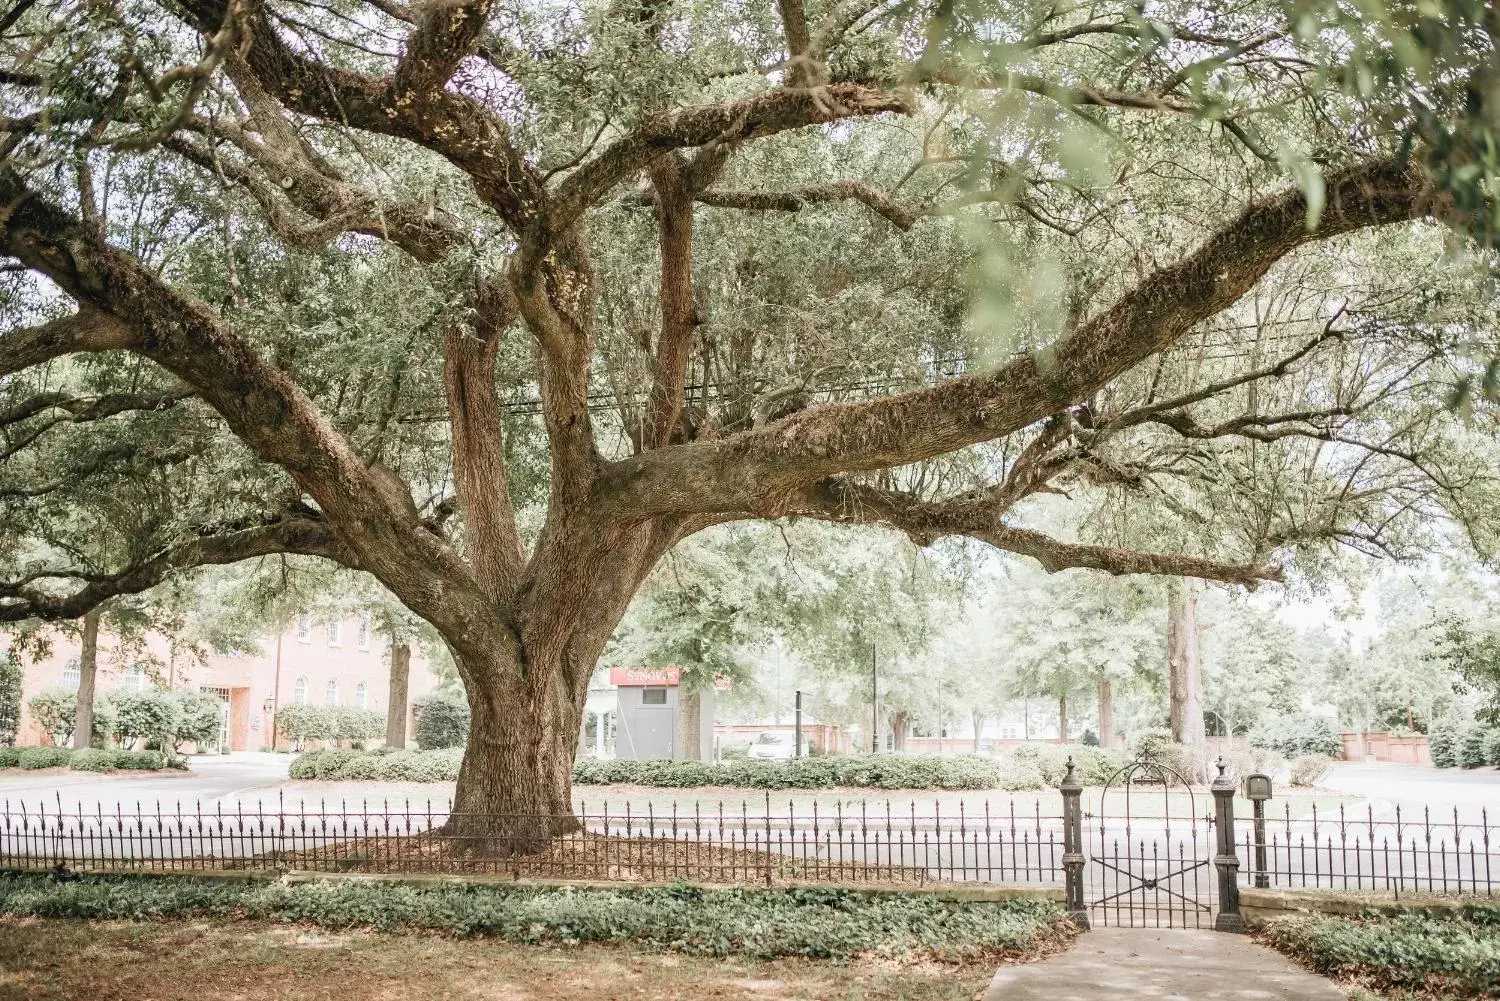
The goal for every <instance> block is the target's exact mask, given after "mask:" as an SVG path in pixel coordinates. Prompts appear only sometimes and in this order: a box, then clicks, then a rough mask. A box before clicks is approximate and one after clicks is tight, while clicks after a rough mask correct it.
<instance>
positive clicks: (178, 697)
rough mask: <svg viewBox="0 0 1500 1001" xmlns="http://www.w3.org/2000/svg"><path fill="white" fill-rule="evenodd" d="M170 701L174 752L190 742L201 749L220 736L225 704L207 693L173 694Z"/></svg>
mask: <svg viewBox="0 0 1500 1001" xmlns="http://www.w3.org/2000/svg"><path fill="white" fill-rule="evenodd" d="M170 701H171V704H172V720H171V730H170V732H171V736H172V749H173V750H177V749H179V748H180V747H181V746H182V745H183V744H185V743H187V742H188V741H192V742H193V743H194V744H196V745H197V746H198V747H200V748H201V747H202V746H203V745H204V744H207V743H208V742H209V741H211V740H215V739H216V738H217V737H218V736H219V720H220V718H221V715H222V713H223V711H224V710H223V705H224V703H223V702H221V701H220V700H219V699H216V698H214V697H213V696H212V695H209V694H208V693H206V692H172V693H171V696H170Z"/></svg>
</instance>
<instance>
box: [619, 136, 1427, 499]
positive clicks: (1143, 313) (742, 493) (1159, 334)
mask: <svg viewBox="0 0 1500 1001" xmlns="http://www.w3.org/2000/svg"><path fill="white" fill-rule="evenodd" d="M1326 192H1327V204H1326V205H1325V206H1324V208H1323V211H1322V213H1321V215H1320V216H1319V219H1318V222H1317V223H1316V225H1312V226H1309V225H1308V218H1307V217H1308V205H1307V201H1306V199H1305V198H1304V196H1303V195H1302V193H1301V192H1300V191H1296V190H1292V191H1286V192H1283V193H1281V194H1278V195H1274V196H1271V197H1269V198H1266V199H1263V200H1261V201H1259V202H1256V203H1255V204H1253V205H1251V206H1249V207H1248V208H1246V209H1245V210H1244V211H1243V212H1241V213H1240V214H1239V216H1237V217H1236V218H1235V219H1234V220H1232V221H1231V222H1230V223H1228V224H1227V225H1226V226H1224V227H1223V228H1222V229H1220V230H1219V231H1218V232H1216V233H1215V234H1213V235H1212V236H1210V237H1209V238H1208V239H1207V240H1206V241H1205V242H1204V243H1203V244H1202V245H1201V246H1199V247H1198V249H1197V250H1195V251H1193V252H1192V253H1190V254H1188V255H1187V256H1186V257H1184V258H1183V259H1182V260H1180V261H1178V262H1177V263H1175V264H1172V265H1169V266H1167V267H1164V268H1161V269H1160V270H1158V271H1156V272H1155V273H1153V274H1152V275H1150V276H1149V277H1148V278H1146V279H1145V280H1144V281H1142V282H1141V283H1140V284H1138V285H1137V286H1135V287H1134V288H1133V289H1131V290H1130V291H1129V292H1127V293H1126V294H1125V295H1123V296H1122V297H1121V298H1120V299H1119V300H1117V301H1116V302H1115V303H1114V305H1112V306H1110V307H1109V308H1108V309H1106V310H1104V311H1103V312H1101V313H1099V314H1098V315H1096V316H1095V317H1093V318H1092V319H1090V320H1088V321H1087V322H1085V323H1082V324H1080V325H1079V326H1078V328H1077V329H1076V330H1075V331H1074V332H1073V333H1071V334H1069V335H1067V336H1066V337H1064V338H1062V339H1061V340H1059V341H1058V342H1057V343H1055V344H1053V345H1051V346H1049V347H1047V348H1044V349H1042V350H1041V351H1038V352H1036V353H1034V354H1032V355H1029V356H1027V357H1025V358H1021V359H1017V360H1015V361H1012V362H1010V363H1008V364H1006V365H1003V366H1001V367H1000V368H999V369H997V370H995V371H994V372H992V373H976V374H973V375H968V376H964V377H961V378H957V379H952V380H948V381H946V382H943V383H941V384H939V385H937V386H934V387H932V388H930V389H922V390H916V391H913V392H910V393H905V394H901V395H898V396H890V397H884V398H881V399H876V400H871V401H866V402H860V403H847V404H832V405H827V406H822V407H817V408H813V409H809V410H804V411H801V412H799V413H796V414H793V415H791V416H789V417H786V418H784V419H782V420H780V421H777V422H775V423H772V424H770V425H768V426H767V427H765V428H762V429H758V430H752V431H745V432H741V433H739V434H736V435H731V436H728V437H725V438H722V439H717V440H715V441H712V442H695V443H692V444H689V445H683V446H676V447H674V448H669V449H660V450H657V451H655V452H652V453H645V454H642V455H638V456H633V457H631V458H628V459H624V460H622V461H620V462H617V463H614V464H613V465H612V467H611V468H610V469H609V470H608V471H607V472H606V474H605V477H606V482H607V483H608V486H609V488H610V490H611V492H612V493H613V495H614V501H615V504H614V511H615V516H616V517H621V518H639V517H642V516H649V515H651V514H658V513H668V512H678V513H684V512H692V511H704V512H709V511H743V510H756V511H760V512H762V513H765V514H768V515H772V516H774V515H775V514H777V513H779V512H780V510H781V507H782V504H783V503H784V501H785V499H786V498H788V497H790V496H791V495H792V494H793V493H794V492H795V491H796V490H797V489H799V488H800V487H802V486H805V485H806V484H808V483H812V482H816V481H817V480H819V479H821V478H823V477H825V476H828V475H831V474H833V473H838V472H849V471H856V470H869V469H882V468H888V467H891V466H897V465H903V464H906V463H911V462H918V461H921V460H922V459H926V458H931V457H932V456H935V455H941V454H944V453H947V452H952V451H955V450H957V449H960V448H963V447H965V446H968V445H972V444H977V443H979V442H982V441H989V440H992V439H994V438H998V437H1001V436H1003V435H1007V434H1010V433H1013V432H1015V431H1018V430H1020V429H1021V428H1024V427H1027V426H1028V425H1030V424H1033V423H1035V422H1037V421H1039V420H1042V419H1044V418H1046V417H1048V416H1050V415H1052V414H1055V413H1058V412H1059V411H1061V410H1063V409H1065V408H1066V407H1068V406H1070V405H1072V404H1075V403H1079V402H1082V401H1083V400H1085V399H1087V398H1088V397H1089V396H1090V395H1091V394H1093V393H1094V392H1096V391H1097V390H1098V389H1099V388H1100V387H1102V386H1104V385H1106V384H1107V383H1108V382H1109V381H1110V380H1112V379H1114V378H1115V377H1117V376H1119V375H1121V374H1122V373H1124V372H1125V371H1127V370H1129V369H1130V368H1131V367H1133V366H1134V365H1136V364H1138V363H1139V362H1140V361H1142V360H1144V359H1145V358H1148V357H1150V356H1151V355H1153V354H1155V353H1156V352H1158V351H1161V350H1162V349H1163V348H1165V347H1167V346H1168V345H1170V344H1171V343H1173V341H1175V340H1176V339H1177V338H1178V337H1180V336H1181V335H1182V334H1184V333H1186V332H1187V331H1188V330H1190V329H1191V328H1192V327H1193V326H1195V325H1196V324H1198V323H1199V322H1201V321H1202V320H1204V319H1207V318H1208V317H1210V316H1213V315H1214V314H1216V313H1218V312H1219V311H1221V310H1223V309H1224V308H1226V307H1227V306H1229V305H1230V304H1231V303H1233V302H1234V301H1235V300H1237V299H1238V298H1239V297H1240V296H1241V295H1243V294H1244V293H1245V292H1246V291H1247V290H1248V289H1249V288H1250V287H1251V286H1252V285H1254V283H1255V282H1256V281H1258V280H1259V279H1260V278H1261V276H1262V275H1264V274H1265V273H1266V271H1267V270H1269V269H1270V267H1271V266H1272V265H1273V264H1275V263H1276V262H1277V261H1278V260H1280V259H1281V258H1283V257H1285V256H1286V255H1287V254H1289V253H1291V252H1292V251H1293V250H1295V249H1297V248H1298V247H1300V246H1302V245H1303V244H1305V243H1307V242H1309V241H1311V240H1317V239H1326V238H1328V237H1332V236H1336V235H1339V234H1341V233H1347V232H1350V231H1352V230H1356V229H1361V228H1364V227H1368V226H1379V225H1386V224H1390V223H1395V222H1401V221H1406V220H1411V219H1420V218H1423V217H1425V216H1430V215H1432V214H1434V213H1440V212H1441V211H1443V210H1444V208H1445V205H1446V202H1444V201H1443V200H1442V198H1441V197H1440V196H1439V195H1437V194H1436V193H1435V192H1434V189H1433V187H1432V184H1431V181H1430V179H1429V178H1428V176H1427V175H1426V174H1425V173H1424V172H1422V171H1421V170H1420V169H1419V168H1418V167H1415V166H1413V165H1411V164H1407V163H1402V162H1399V161H1397V160H1395V159H1389V160H1377V161H1372V162H1369V163H1365V164H1362V165H1359V166H1357V167H1352V168H1349V169H1347V170H1344V171H1342V172H1340V173H1337V174H1334V175H1331V176H1330V177H1329V178H1328V179H1327V182H1326Z"/></svg>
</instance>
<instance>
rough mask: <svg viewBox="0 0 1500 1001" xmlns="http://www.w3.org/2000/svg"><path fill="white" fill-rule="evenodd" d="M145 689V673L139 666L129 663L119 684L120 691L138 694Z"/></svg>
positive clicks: (132, 662)
mask: <svg viewBox="0 0 1500 1001" xmlns="http://www.w3.org/2000/svg"><path fill="white" fill-rule="evenodd" d="M145 687H146V672H145V670H144V669H143V668H142V667H141V665H140V664H138V663H136V662H135V661H131V662H130V663H129V664H127V665H126V666H125V680H124V681H122V682H120V691H122V692H138V691H140V690H141V689H143V688H145Z"/></svg>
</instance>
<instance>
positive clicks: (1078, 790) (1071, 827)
mask: <svg viewBox="0 0 1500 1001" xmlns="http://www.w3.org/2000/svg"><path fill="white" fill-rule="evenodd" d="M1058 791H1059V792H1061V793H1062V798H1063V857H1062V864H1063V887H1064V890H1065V894H1066V898H1067V909H1068V917H1069V918H1070V919H1071V920H1072V922H1073V923H1074V924H1075V925H1077V926H1078V927H1079V928H1088V926H1089V910H1088V905H1087V904H1085V903H1084V900H1083V865H1084V857H1083V783H1082V782H1080V781H1078V777H1077V776H1076V775H1074V774H1073V756H1072V755H1069V756H1068V773H1067V774H1066V775H1065V776H1063V780H1062V784H1061V785H1060V786H1058Z"/></svg>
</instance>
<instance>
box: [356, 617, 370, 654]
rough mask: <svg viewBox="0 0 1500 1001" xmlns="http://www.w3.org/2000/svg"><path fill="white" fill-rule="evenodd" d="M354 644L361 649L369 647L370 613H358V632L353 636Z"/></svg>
mask: <svg viewBox="0 0 1500 1001" xmlns="http://www.w3.org/2000/svg"><path fill="white" fill-rule="evenodd" d="M354 645H355V646H357V647H359V648H360V649H361V650H368V649H370V613H369V612H360V613H359V633H358V634H357V635H356V636H355V640H354Z"/></svg>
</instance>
